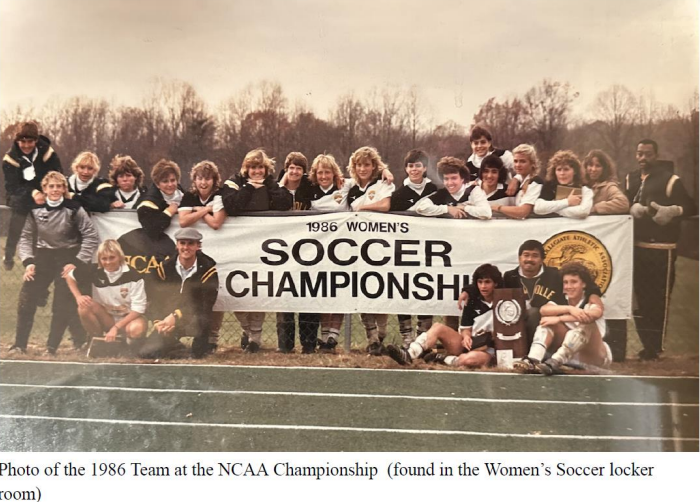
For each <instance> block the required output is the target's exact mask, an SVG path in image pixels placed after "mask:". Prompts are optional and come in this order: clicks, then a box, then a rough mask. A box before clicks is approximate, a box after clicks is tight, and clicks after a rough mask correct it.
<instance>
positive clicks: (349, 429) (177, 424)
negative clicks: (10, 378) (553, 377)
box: [0, 415, 698, 442]
mask: <svg viewBox="0 0 700 502" xmlns="http://www.w3.org/2000/svg"><path fill="white" fill-rule="evenodd" d="M2 418H4V419H12V420H44V421H50V420H54V421H59V422H88V423H97V424H110V425H149V426H173V427H218V428H225V429H268V430H269V429H272V430H275V429H276V430H297V431H331V432H381V433H394V434H421V435H424V434H430V435H435V436H486V437H503V438H529V439H585V440H604V441H611V440H612V441H689V442H698V438H675V437H650V436H577V435H573V434H514V433H504V432H479V431H450V430H430V429H428V430H414V429H383V428H371V427H332V426H323V425H272V424H219V423H202V422H193V423H184V422H157V421H148V420H112V419H103V418H65V417H62V418H58V417H42V416H36V415H0V419H2Z"/></svg>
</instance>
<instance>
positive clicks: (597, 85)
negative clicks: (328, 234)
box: [0, 0, 698, 125]
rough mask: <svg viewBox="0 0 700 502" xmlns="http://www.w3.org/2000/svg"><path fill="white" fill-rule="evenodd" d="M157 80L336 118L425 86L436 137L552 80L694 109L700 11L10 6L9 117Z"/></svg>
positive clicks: (212, 98)
mask: <svg viewBox="0 0 700 502" xmlns="http://www.w3.org/2000/svg"><path fill="white" fill-rule="evenodd" d="M154 77H164V78H166V79H170V78H173V79H181V80H185V81H188V82H190V83H191V84H193V85H194V86H195V88H196V89H197V91H198V92H199V93H200V95H201V96H202V97H203V98H205V100H206V101H207V102H209V103H210V104H212V105H214V104H217V103H218V102H219V101H220V100H222V99H224V98H226V97H228V96H230V95H232V94H235V93H236V92H237V91H240V90H241V89H242V88H243V87H244V86H245V85H246V84H248V83H251V82H256V81H259V80H261V79H271V80H278V81H279V82H280V83H281V84H282V86H283V89H284V90H285V93H286V95H287V96H288V97H289V98H290V100H291V101H292V102H293V101H294V100H295V99H303V100H305V101H306V102H307V104H308V105H309V106H310V107H311V109H313V110H314V111H315V112H316V113H317V114H319V115H320V116H322V117H326V115H327V112H328V110H329V108H330V107H332V105H333V103H334V102H335V101H336V99H337V98H338V97H339V96H340V95H341V94H343V93H346V92H348V91H352V90H354V91H355V92H356V93H357V94H358V95H362V94H363V93H364V92H365V91H366V90H367V89H369V88H371V87H373V86H377V87H382V86H386V85H405V86H407V87H408V86H411V85H418V86H420V87H421V88H422V90H423V93H424V95H425V96H426V97H427V98H428V101H429V102H430V103H431V104H432V106H433V115H434V118H435V123H441V122H444V121H446V120H449V119H452V120H455V121H457V122H459V123H462V124H464V125H469V124H470V122H471V119H472V116H473V114H474V112H475V111H476V110H477V108H478V106H479V105H480V104H481V103H483V102H485V101H486V100H487V99H488V98H490V97H492V96H495V97H497V98H499V99H503V98H506V97H510V96H513V95H515V94H522V93H524V92H525V91H527V89H528V88H530V87H531V86H532V85H534V84H536V83H537V82H538V81H540V80H542V79H543V78H552V79H556V80H560V81H568V82H570V83H571V84H572V85H573V87H574V89H575V90H576V91H578V92H580V94H581V96H580V98H579V99H578V101H577V111H579V112H585V111H586V110H587V106H588V105H589V104H590V103H591V102H592V101H593V98H594V96H595V94H596V93H597V92H599V91H601V90H604V89H605V88H607V87H609V86H610V85H612V84H614V83H620V84H624V85H626V86H627V87H629V88H630V89H632V90H633V91H635V92H646V93H653V95H654V97H655V98H656V99H657V100H658V101H660V102H664V103H669V104H674V105H676V106H678V107H679V108H682V109H684V108H685V107H686V106H687V102H688V100H689V99H690V98H691V97H692V94H693V92H694V91H695V90H696V89H697V87H698V12H697V1H696V0H584V1H573V0H572V1H568V0H518V1H516V0H510V1H505V0H488V1H487V0H479V1H474V0H461V1H457V0H433V1H430V2H428V1H419V0H388V1H383V0H349V1H333V2H332V1H326V0H309V1H302V0H297V1H291V0H251V1H245V2H243V1H235V2H234V1H230V0H197V1H190V0H181V1H177V0H167V1H166V0H0V107H2V108H8V107H12V106H14V105H16V104H17V103H20V102H27V101H31V102H33V103H34V104H35V105H37V106H40V105H41V104H43V103H44V102H45V101H46V100H47V99H48V98H49V97H51V96H59V97H68V96H73V95H87V96H91V97H104V98H107V99H110V100H114V101H115V102H116V103H124V104H139V102H140V99H141V97H142V95H143V93H144V89H145V88H147V87H148V85H149V81H151V80H152V79H153V78H154Z"/></svg>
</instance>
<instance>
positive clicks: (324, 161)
mask: <svg viewBox="0 0 700 502" xmlns="http://www.w3.org/2000/svg"><path fill="white" fill-rule="evenodd" d="M321 168H326V169H330V170H331V171H333V184H334V185H335V186H336V188H340V187H342V186H343V183H345V178H343V173H342V171H341V170H340V166H339V165H338V163H337V162H336V161H335V157H333V156H332V155H330V154H325V153H322V154H321V155H317V156H316V158H315V159H314V161H313V163H312V164H311V172H310V173H309V179H310V180H311V182H312V183H315V184H316V185H318V178H317V177H316V172H317V171H318V170H319V169H321Z"/></svg>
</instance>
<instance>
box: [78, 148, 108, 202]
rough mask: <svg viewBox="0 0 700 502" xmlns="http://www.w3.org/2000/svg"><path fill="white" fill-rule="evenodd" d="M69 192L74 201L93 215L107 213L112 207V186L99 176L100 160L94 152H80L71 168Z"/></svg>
mask: <svg viewBox="0 0 700 502" xmlns="http://www.w3.org/2000/svg"><path fill="white" fill-rule="evenodd" d="M70 168H71V171H73V174H72V175H71V176H70V177H69V178H68V190H69V191H70V193H71V194H72V198H73V200H75V201H76V202H78V203H79V204H80V205H81V206H83V208H85V210H86V211H88V212H91V213H106V212H107V211H109V210H110V207H111V205H112V193H113V187H112V184H111V183H110V182H109V181H108V180H106V179H104V178H100V177H99V176H98V174H99V172H100V159H98V158H97V155H95V154H94V153H92V152H80V153H79V154H78V155H77V157H75V159H73V163H72V164H71V166H70Z"/></svg>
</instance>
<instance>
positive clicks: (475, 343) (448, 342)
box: [387, 263, 503, 368]
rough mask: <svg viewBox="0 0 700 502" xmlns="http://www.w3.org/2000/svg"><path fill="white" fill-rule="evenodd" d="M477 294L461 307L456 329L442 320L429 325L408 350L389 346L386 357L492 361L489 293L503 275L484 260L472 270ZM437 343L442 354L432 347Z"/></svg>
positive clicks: (469, 363) (456, 362) (474, 364)
mask: <svg viewBox="0 0 700 502" xmlns="http://www.w3.org/2000/svg"><path fill="white" fill-rule="evenodd" d="M474 286H475V287H476V291H478V294H477V295H475V296H476V297H475V298H470V299H469V301H468V302H467V305H466V306H465V307H464V309H463V310H462V318H461V321H460V325H459V332H458V331H455V330H454V329H452V328H450V327H449V326H446V325H444V324H442V323H436V324H433V326H432V327H431V328H430V329H429V330H428V331H427V332H426V333H423V334H421V335H420V336H418V337H417V338H416V340H415V341H414V342H412V343H411V344H410V345H409V347H408V349H405V348H403V347H398V346H395V345H389V346H388V347H387V352H388V354H389V357H391V358H392V359H393V360H394V361H396V362H397V363H399V364H401V365H408V364H411V363H412V362H413V361H414V360H416V359H419V358H422V359H424V360H425V362H432V363H439V364H446V365H448V366H466V367H470V368H480V367H482V366H489V365H490V364H492V363H493V360H494V357H495V350H494V346H493V338H492V333H493V312H491V309H492V308H493V293H494V291H495V290H496V288H502V287H503V276H502V275H501V272H500V271H499V270H498V268H497V267H495V266H493V265H491V264H489V263H486V264H484V265H481V266H479V267H478V268H477V269H476V270H475V271H474ZM438 341H439V342H441V343H442V346H443V347H444V348H445V352H444V353H436V352H433V351H432V349H433V347H435V346H436V345H437V342H438Z"/></svg>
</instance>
